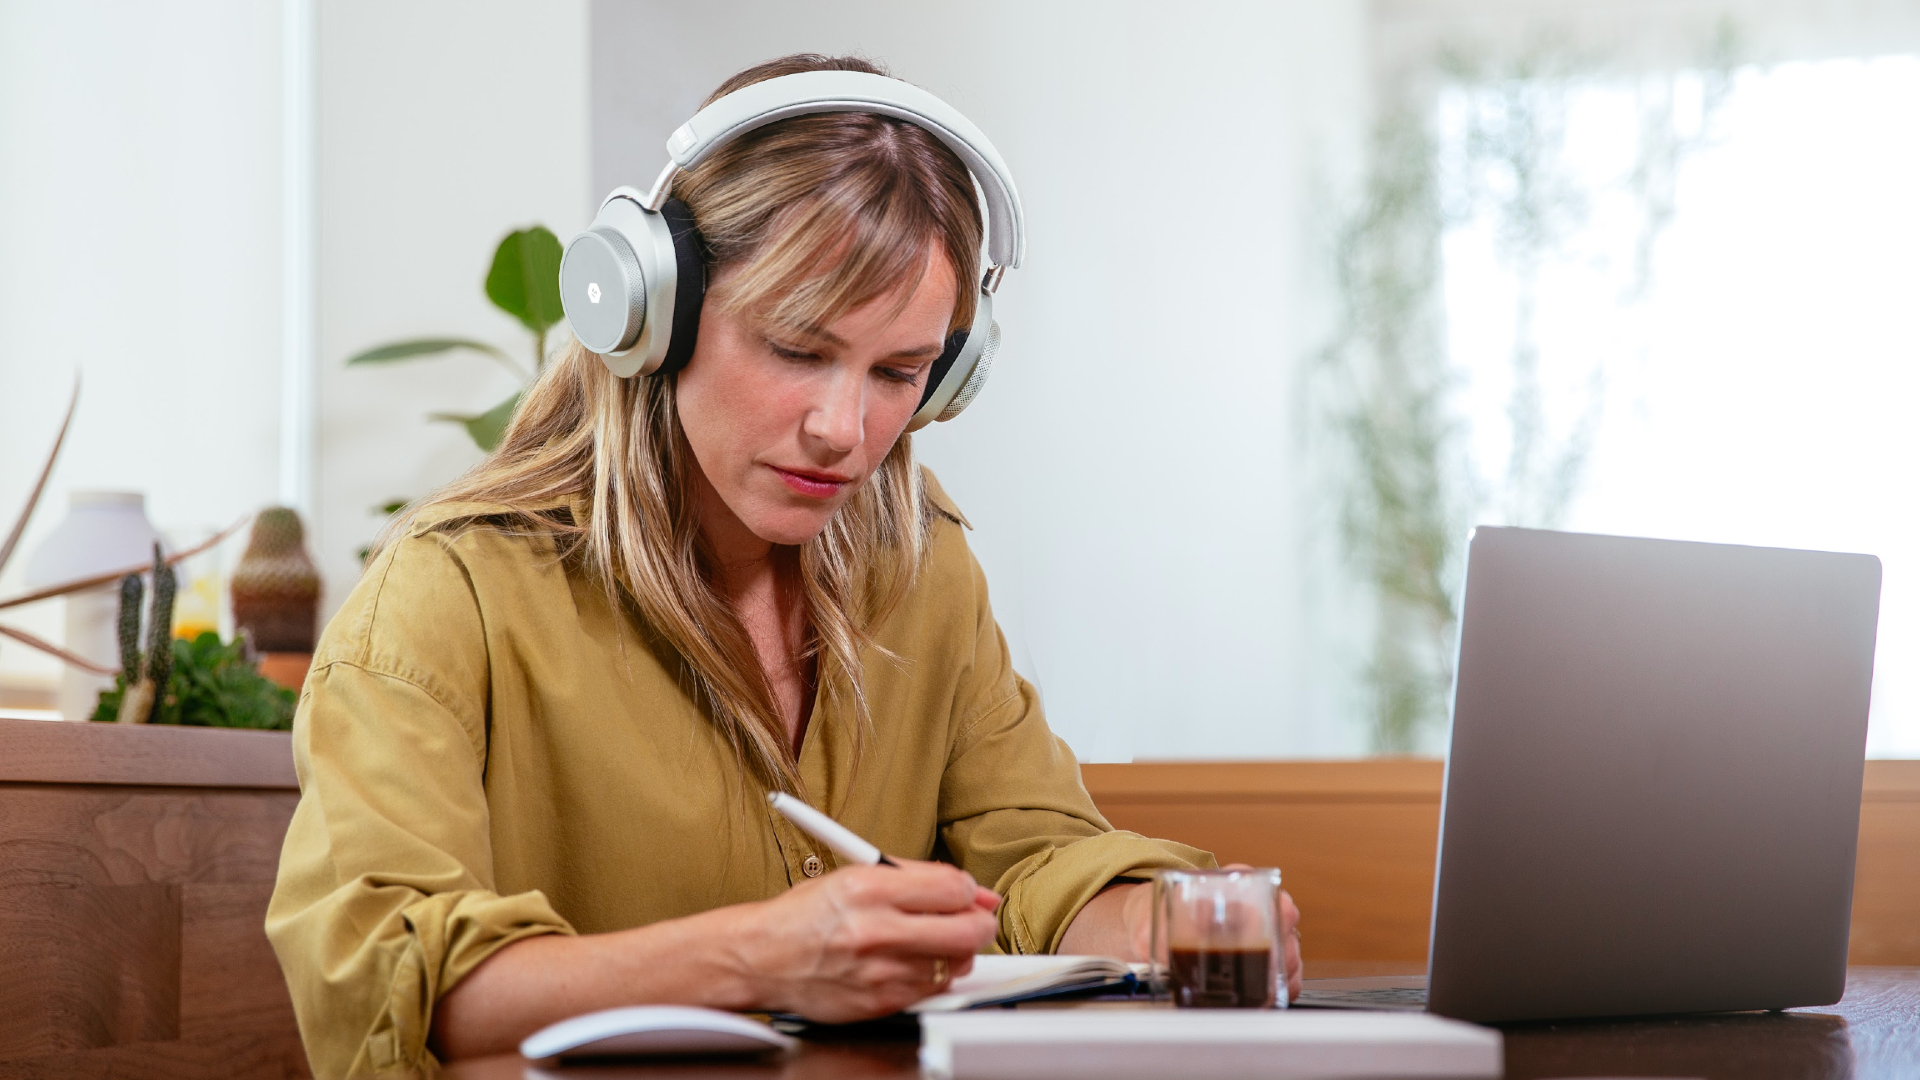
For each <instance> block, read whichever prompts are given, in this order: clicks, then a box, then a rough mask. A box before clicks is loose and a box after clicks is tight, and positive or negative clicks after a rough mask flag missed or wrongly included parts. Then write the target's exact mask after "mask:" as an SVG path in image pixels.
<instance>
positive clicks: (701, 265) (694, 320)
mask: <svg viewBox="0 0 1920 1080" xmlns="http://www.w3.org/2000/svg"><path fill="white" fill-rule="evenodd" d="M660 216H661V217H662V218H665V219H666V222H667V230H668V232H670V233H671V234H672V235H673V261H674V269H675V271H676V272H675V274H674V296H673V328H672V331H671V336H670V337H669V338H668V339H667V355H666V357H665V358H664V359H662V360H661V361H660V366H659V367H658V368H656V369H655V370H654V374H656V375H670V374H672V373H674V372H676V371H679V370H680V369H681V368H683V367H686V366H687V361H689V360H691V359H693V346H694V344H695V342H697V341H698V339H699V337H700V305H701V304H702V303H704V302H705V301H706V298H707V242H706V240H705V239H704V238H702V237H701V235H700V227H699V226H698V225H697V224H695V222H694V220H693V211H691V210H689V209H687V204H686V203H683V202H681V201H680V200H679V199H668V200H667V201H666V204H665V205H663V206H662V207H660Z"/></svg>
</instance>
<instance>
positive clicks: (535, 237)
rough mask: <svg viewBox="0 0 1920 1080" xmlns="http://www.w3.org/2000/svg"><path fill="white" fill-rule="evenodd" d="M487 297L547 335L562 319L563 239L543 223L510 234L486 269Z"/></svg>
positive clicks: (526, 324)
mask: <svg viewBox="0 0 1920 1080" xmlns="http://www.w3.org/2000/svg"><path fill="white" fill-rule="evenodd" d="M487 299H489V300H492V301H493V302H494V305H495V306H497V307H498V308H499V309H500V310H502V311H504V312H506V313H507V314H509V315H511V316H513V317H514V318H516V319H519V320H520V322H521V324H522V325H524V326H525V327H526V328H527V329H529V330H531V331H533V332H534V334H535V335H536V336H538V335H544V334H545V333H546V332H547V328H548V327H550V326H552V325H553V324H554V323H557V322H559V321H560V319H561V317H562V312H561V310H560V240H559V238H558V237H556V236H554V235H553V233H551V232H549V231H548V230H547V227H546V226H544V225H535V226H534V227H532V228H531V229H520V230H518V231H515V232H510V233H508V234H507V236H506V239H504V240H502V241H500V246H499V247H498V248H496V249H495V250H494V253H493V269H491V270H489V271H487Z"/></svg>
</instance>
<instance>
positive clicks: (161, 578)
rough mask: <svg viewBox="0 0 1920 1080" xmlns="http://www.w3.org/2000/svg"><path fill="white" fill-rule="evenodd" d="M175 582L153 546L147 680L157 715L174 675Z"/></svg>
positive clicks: (163, 556) (148, 615)
mask: <svg viewBox="0 0 1920 1080" xmlns="http://www.w3.org/2000/svg"><path fill="white" fill-rule="evenodd" d="M176 585H177V579H176V578H175V577H174V574H173V567H171V566H168V565H167V558H166V556H165V555H162V554H161V553H160V545H159V543H158V542H156V543H155V544H154V545H153V607H152V608H151V609H149V611H148V612H147V680H148V681H149V682H151V683H153V711H154V712H158V711H159V709H160V703H161V701H163V700H165V699H166V696H167V679H168V678H169V677H170V676H171V675H172V674H173V594H174V588H175V586H176Z"/></svg>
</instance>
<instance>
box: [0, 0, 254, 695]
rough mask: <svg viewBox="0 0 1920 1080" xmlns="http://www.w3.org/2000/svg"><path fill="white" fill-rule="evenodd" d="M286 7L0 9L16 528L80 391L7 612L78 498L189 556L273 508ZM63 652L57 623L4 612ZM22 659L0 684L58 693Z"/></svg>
mask: <svg viewBox="0 0 1920 1080" xmlns="http://www.w3.org/2000/svg"><path fill="white" fill-rule="evenodd" d="M278 17H279V9H278V7H277V5H274V4H265V3H259V2H256V0H180V2H173V3H168V4H164V5H149V4H119V3H101V2H91V0H10V2H7V3H0V515H4V520H0V531H3V530H4V529H5V528H6V527H7V526H8V525H10V524H11V522H12V519H13V516H14V514H16V513H17V512H18V509H19V507H20V506H21V504H22V503H23V502H24V500H25V498H26V495H27V490H28V487H29V485H30V484H31V482H32V479H33V475H34V473H35V471H36V470H37V468H38V466H39V463H40V461H41V459H42V458H43V457H44V455H45V454H46V451H47V448H48V446H49V445H51V443H52V440H53V436H54V432H55V429H56V428H57V426H58V424H59V418H60V411H61V409H62V408H64V406H65V405H66V399H67V395H68V393H69V391H70V389H71V386H72V383H73V378H74V374H75V373H76V372H82V373H84V376H85V389H84V391H83V394H82V397H81V403H80V411H79V414H78V418H77V419H76V420H75V422H74V427H73V431H72V434H71V435H70V436H69V438H68V442H67V447H66V451H65V453H64V454H63V455H62V459H61V465H60V467H59V469H58V471H57V472H56V473H55V474H54V477H53V481H52V484H51V487H50V489H49V491H48V493H47V495H46V496H45V498H44V499H43V501H42V503H41V509H40V511H39V512H38V514H36V515H35V518H34V528H33V529H32V530H31V531H30V532H29V533H28V535H27V537H26V541H25V543H24V544H23V545H22V548H21V550H20V551H19V552H17V553H16V554H15V556H14V559H13V563H12V565H11V566H10V567H9V569H8V570H7V572H6V573H5V575H4V576H0V595H9V594H12V593H14V592H16V591H17V590H18V589H19V588H20V585H21V567H22V566H23V565H24V563H25V562H26V556H27V555H29V554H31V552H32V550H33V548H34V546H35V544H36V543H37V542H38V541H39V539H40V538H41V537H43V536H44V535H45V534H46V533H47V532H48V531H49V530H50V529H51V528H52V527H53V526H54V525H55V524H56V523H57V522H58V521H59V520H60V518H61V517H62V516H63V515H64V513H65V510H66V505H67V492H68V491H69V490H70V489H74V488H112V489H122V490H135V491H144V492H146V493H147V495H148V511H149V514H150V516H151V517H152V518H153V520H154V521H155V523H156V524H158V525H160V526H161V528H162V529H163V530H167V531H170V532H172V533H174V534H175V535H176V538H180V539H188V538H190V534H192V533H195V532H197V531H198V530H200V529H201V528H203V527H206V526H213V525H223V524H225V523H227V522H230V521H232V520H234V519H235V518H237V517H239V516H240V515H241V514H244V513H247V512H249V511H251V510H253V509H255V508H257V507H259V506H262V505H265V504H267V503H270V502H272V501H273V498H274V494H275V481H276V475H275V469H276V466H277V453H278V446H277V442H276V439H277V432H278V430H279V424H278V421H279V416H278V408H279V375H278V355H279V350H280V341H279V326H280V323H279V304H280V296H279V280H280V276H279V275H280V264H279V259H280V231H279V168H280V142H279V139H280V120H279V115H280V114H279V105H280V85H279V22H278ZM4 618H5V619H6V620H7V621H8V622H9V623H12V624H14V625H18V626H23V627H25V628H28V629H30V630H33V631H35V632H38V633H40V634H41V635H42V636H45V637H49V638H52V639H55V640H58V639H59V637H60V634H61V629H60V627H61V621H60V604H59V603H58V602H55V603H50V604H41V605H37V606H35V607H31V608H24V609H20V610H18V611H8V612H6V613H4ZM58 672H59V666H58V665H57V664H56V663H55V662H54V661H52V660H50V659H47V658H45V657H43V656H41V655H40V654H37V653H33V652H30V651H29V650H27V649H25V648H22V647H19V646H16V645H14V644H12V643H11V642H9V643H6V644H4V645H0V678H6V679H8V680H10V681H11V680H15V679H19V678H22V677H25V678H32V679H46V678H51V677H57V675H58Z"/></svg>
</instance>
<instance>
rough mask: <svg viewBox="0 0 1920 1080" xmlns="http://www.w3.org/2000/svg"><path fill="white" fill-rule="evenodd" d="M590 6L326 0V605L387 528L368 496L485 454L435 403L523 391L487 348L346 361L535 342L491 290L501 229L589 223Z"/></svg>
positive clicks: (439, 477) (454, 406)
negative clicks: (483, 353)
mask: <svg viewBox="0 0 1920 1080" xmlns="http://www.w3.org/2000/svg"><path fill="white" fill-rule="evenodd" d="M586 62H587V8H586V3H585V0H551V2H549V0H542V2H541V3H537V4H536V3H522V2H515V0H460V2H455V0H430V2H429V0H420V2H410V3H406V4H393V3H386V2H378V0H328V2H326V3H324V4H322V5H320V11H319V47H318V83H319V86H318V97H319V110H318V112H319V116H318V128H319V147H318V161H319V176H318V201H319V229H318V233H319V264H320V265H319V273H318V281H319V312H318V324H319V325H318V336H319V342H318V366H319V373H320V395H319V396H320V409H321V415H320V422H319V444H320V455H319V468H318V472H319V478H318V481H317V494H318V510H319V513H318V517H319V528H318V530H317V531H318V534H319V535H318V536H317V537H316V543H315V555H316V557H317V558H319V559H320V561H321V565H322V569H323V571H324V572H325V574H326V579H327V598H326V610H327V611H328V612H331V611H332V610H333V609H334V608H336V607H338V605H339V603H340V601H341V600H343V599H344V598H345V596H346V592H347V590H348V589H350V588H352V586H353V583H354V581H355V579H356V578H357V576H358V573H359V563H358V561H357V560H356V558H355V556H354V554H353V553H354V550H355V549H356V548H358V547H360V546H361V545H363V544H365V543H366V542H367V541H368V540H369V539H371V538H372V536H373V535H374V533H375V532H377V531H378V529H379V527H380V524H381V521H380V519H379V518H378V516H376V515H374V514H372V513H370V512H369V508H370V507H373V506H376V505H378V504H380V503H383V502H385V501H387V500H388V499H390V498H393V497H395V496H408V497H412V496H418V495H423V494H425V493H426V492H427V491H429V490H431V489H432V488H433V487H434V486H436V485H438V484H441V483H444V482H446V481H447V480H450V479H452V478H453V477H454V476H456V475H458V473H459V472H460V471H461V470H462V469H464V468H466V467H467V466H468V465H470V464H472V463H473V462H475V461H478V460H479V458H480V454H479V451H477V450H476V449H474V447H473V444H472V443H471V442H469V441H468V439H467V436H466V434H465V433H464V432H462V431H461V430H460V429H459V428H457V427H454V426H452V425H449V424H435V423H429V422H427V420H426V419H425V416H426V414H427V413H429V412H436V411H448V412H479V411H482V410H484V409H486V408H488V407H490V406H492V405H495V404H497V403H498V402H500V401H501V400H502V399H504V398H505V397H506V396H507V395H508V394H510V393H512V392H513V389H514V385H515V384H514V381H513V379H512V377H511V376H509V375H508V374H507V373H506V372H504V371H503V370H501V369H500V368H498V367H496V366H494V365H493V364H491V363H489V362H488V361H485V360H481V359H477V358H474V357H471V356H469V357H460V358H443V359H437V360H427V361H416V362H414V363H411V364H404V365H397V366H391V367H382V368H355V369H351V370H349V369H347V368H346V367H344V366H343V363H342V361H344V360H345V359H346V358H347V357H348V356H351V355H353V354H354V353H357V352H359V351H361V350H363V349H366V348H368V347H370V346H374V345H378V344H382V343H384V342H387V341H392V340H395V339H399V338H410V337H438V336H458V337H472V338H480V339H483V340H486V341H490V342H493V343H495V344H497V345H499V346H500V347H502V348H504V349H507V350H509V351H511V352H513V353H514V354H516V355H522V354H526V355H530V352H531V345H530V340H531V338H530V336H529V335H528V334H527V333H526V332H525V330H524V329H522V328H521V326H520V325H519V323H517V322H515V321H513V320H512V319H511V318H509V317H507V316H506V315H504V314H501V313H500V312H499V311H498V310H497V309H495V308H494V307H493V306H492V305H491V304H490V303H488V301H487V299H486V295H485V293H484V292H483V290H482V282H483V281H484V279H485V277H486V273H487V267H488V265H489V264H490V262H491V260H492V257H493V249H494V246H495V245H496V244H497V243H498V242H499V240H500V237H501V236H503V235H505V234H506V233H507V232H509V231H510V230H512V229H515V228H522V227H525V226H527V225H531V224H534V223H536V222H538V223H542V224H545V225H546V226H547V227H548V228H550V229H553V230H554V231H555V232H556V233H558V234H560V236H562V237H563V238H564V237H566V236H568V235H570V234H571V233H572V232H574V231H577V230H578V229H579V228H581V227H582V226H583V225H585V224H586V223H587V221H588V220H590V218H591V216H592V210H593V203H592V193H591V191H590V185H589V183H588V174H587V167H588V150H587V115H588V108H587V63H586Z"/></svg>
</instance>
